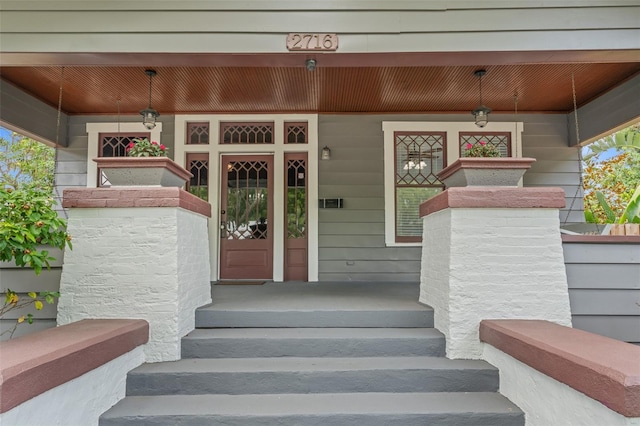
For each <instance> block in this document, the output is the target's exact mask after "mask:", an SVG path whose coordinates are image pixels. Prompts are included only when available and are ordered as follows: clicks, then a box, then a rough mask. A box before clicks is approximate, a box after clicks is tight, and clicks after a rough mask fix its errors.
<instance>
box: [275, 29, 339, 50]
mask: <svg viewBox="0 0 640 426" xmlns="http://www.w3.org/2000/svg"><path fill="white" fill-rule="evenodd" d="M287 50H291V51H294V50H304V51H308V50H311V51H318V50H338V35H337V34H320V33H289V35H288V36H287Z"/></svg>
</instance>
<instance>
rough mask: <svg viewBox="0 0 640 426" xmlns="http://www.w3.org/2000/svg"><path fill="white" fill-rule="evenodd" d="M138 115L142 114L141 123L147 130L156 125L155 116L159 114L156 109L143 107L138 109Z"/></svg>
mask: <svg viewBox="0 0 640 426" xmlns="http://www.w3.org/2000/svg"><path fill="white" fill-rule="evenodd" d="M140 115H142V124H144V127H146V128H147V129H149V130H151V129H153V128H154V127H156V118H158V117H159V116H160V114H159V113H158V111H156V110H155V109H153V108H147V109H143V110H142V111H140Z"/></svg>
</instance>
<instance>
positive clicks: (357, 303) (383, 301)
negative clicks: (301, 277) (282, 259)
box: [201, 282, 430, 311]
mask: <svg viewBox="0 0 640 426" xmlns="http://www.w3.org/2000/svg"><path fill="white" fill-rule="evenodd" d="M419 291H420V285H419V284H418V283H406V282H321V283H306V282H278V283H274V282H267V283H265V284H263V285H215V284H213V285H212V286H211V298H212V299H213V303H212V304H211V305H209V307H211V308H215V309H219V310H225V311H262V310H265V311H292V310H293V311H335V310H341V309H347V310H350V311H389V310H395V311H415V310H420V309H423V310H425V311H429V310H430V309H429V308H428V307H426V306H424V305H422V304H420V303H418V295H419ZM201 309H202V308H201Z"/></svg>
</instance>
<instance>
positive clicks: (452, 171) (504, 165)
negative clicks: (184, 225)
mask: <svg viewBox="0 0 640 426" xmlns="http://www.w3.org/2000/svg"><path fill="white" fill-rule="evenodd" d="M534 161H536V160H535V158H478V157H469V158H467V157H465V158H459V159H457V160H456V161H454V162H453V163H452V164H451V165H449V166H447V167H445V168H444V169H442V170H441V171H440V172H439V173H438V179H440V181H441V182H442V183H444V185H445V186H446V187H447V188H451V187H460V186H518V183H519V182H520V179H521V178H522V176H523V175H524V173H525V172H526V171H527V170H528V169H530V168H531V164H532V163H533V162H534Z"/></svg>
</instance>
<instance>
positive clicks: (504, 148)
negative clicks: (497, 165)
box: [460, 132, 511, 157]
mask: <svg viewBox="0 0 640 426" xmlns="http://www.w3.org/2000/svg"><path fill="white" fill-rule="evenodd" d="M480 141H483V142H486V143H487V144H488V145H493V146H495V147H496V148H498V151H500V157H511V133H510V132H499V133H488V132H473V133H464V132H461V133H460V157H464V152H465V151H466V150H467V145H468V144H471V145H475V144H477V143H480Z"/></svg>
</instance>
